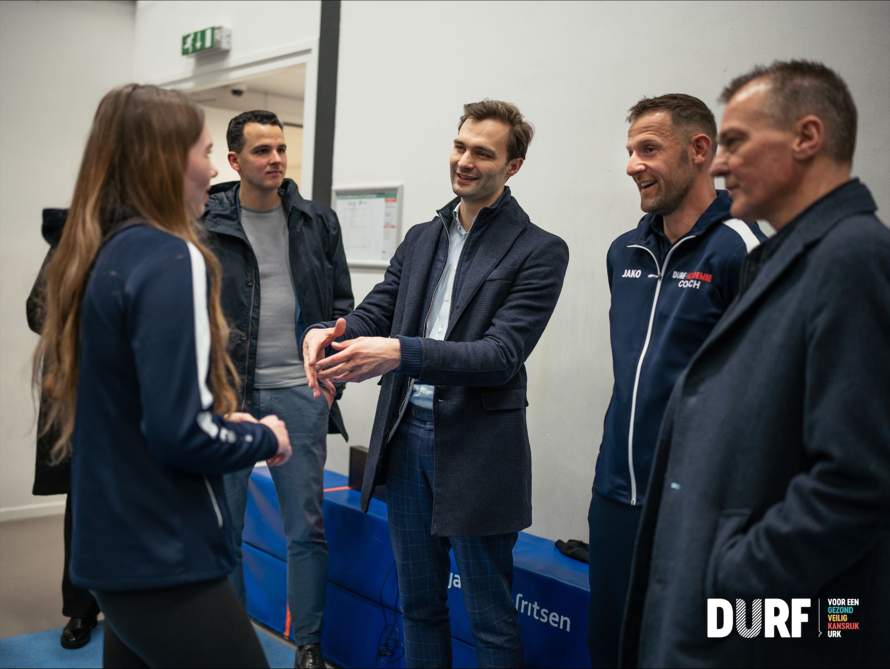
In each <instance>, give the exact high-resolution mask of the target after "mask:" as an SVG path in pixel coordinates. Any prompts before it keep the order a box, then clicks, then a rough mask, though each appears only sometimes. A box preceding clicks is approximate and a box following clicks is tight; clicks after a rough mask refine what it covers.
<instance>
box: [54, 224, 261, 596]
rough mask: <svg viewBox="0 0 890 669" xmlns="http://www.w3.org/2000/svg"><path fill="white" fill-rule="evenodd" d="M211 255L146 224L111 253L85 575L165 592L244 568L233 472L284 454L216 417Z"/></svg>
mask: <svg viewBox="0 0 890 669" xmlns="http://www.w3.org/2000/svg"><path fill="white" fill-rule="evenodd" d="M206 295H207V275H206V268H205V265H204V260H203V257H202V256H201V254H200V252H199V251H198V250H197V249H196V248H195V247H194V246H193V245H191V244H188V243H187V242H185V241H183V240H182V239H180V238H178V237H175V236H173V235H170V234H168V233H166V232H163V231H161V230H158V229H156V228H153V227H149V226H148V225H145V224H136V225H130V226H128V227H126V228H124V229H122V230H119V231H118V232H117V234H114V235H113V236H111V237H110V239H109V240H108V241H107V242H106V243H105V244H104V246H103V248H102V249H101V250H100V252H99V254H98V256H97V258H96V261H95V264H94V266H93V269H92V272H91V274H90V277H89V280H88V282H87V285H86V290H85V293H84V298H83V302H82V306H81V316H80V327H81V330H80V360H79V375H78V385H77V413H76V420H75V430H74V436H73V441H72V447H73V456H72V479H71V491H72V502H73V537H72V555H71V578H72V581H74V583H75V584H77V585H79V586H81V587H86V588H91V589H95V590H134V589H149V588H163V587H170V586H176V585H180V584H186V583H191V582H197V581H204V580H211V579H215V578H222V577H225V576H226V575H227V574H228V573H229V572H230V571H231V570H232V567H233V566H234V560H233V549H234V546H233V543H232V536H231V534H232V533H231V530H230V528H229V527H227V525H228V523H229V513H228V505H227V504H226V503H225V497H224V493H223V487H222V479H221V475H222V474H223V473H224V472H230V471H235V470H238V469H242V468H244V467H247V466H249V465H252V464H254V463H255V462H256V461H258V460H263V459H267V458H269V457H271V456H272V455H274V454H275V452H276V450H277V441H276V439H275V436H274V434H273V433H272V431H271V430H269V429H268V428H266V427H265V426H262V425H259V424H249V423H229V422H226V421H224V420H222V419H221V418H220V417H219V416H215V415H213V414H212V408H211V407H212V403H213V397H212V395H211V394H210V391H209V389H208V387H207V378H208V369H209V354H210V342H209V338H210V337H209V316H208V310H207V301H206Z"/></svg>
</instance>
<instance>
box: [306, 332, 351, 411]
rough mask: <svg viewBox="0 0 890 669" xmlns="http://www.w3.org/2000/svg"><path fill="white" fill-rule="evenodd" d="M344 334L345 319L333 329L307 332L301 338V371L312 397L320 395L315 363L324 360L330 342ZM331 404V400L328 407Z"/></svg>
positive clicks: (320, 390)
mask: <svg viewBox="0 0 890 669" xmlns="http://www.w3.org/2000/svg"><path fill="white" fill-rule="evenodd" d="M344 332H346V319H345V318H338V319H337V322H336V323H335V324H334V327H332V328H316V329H314V330H309V332H307V333H306V336H305V337H303V369H304V370H305V372H306V383H307V384H308V386H309V388H310V389H311V390H312V396H313V397H320V396H321V393H322V389H321V388H320V387H319V383H318V376H317V375H316V372H315V366H316V363H318V361H319V360H320V359H322V358H324V351H325V349H326V348H327V347H328V346H330V345H331V342H333V341H334V340H335V339H337V337H342V336H343V333H344ZM331 403H333V399H332V400H331V402H330V403H329V404H328V406H330V404H331Z"/></svg>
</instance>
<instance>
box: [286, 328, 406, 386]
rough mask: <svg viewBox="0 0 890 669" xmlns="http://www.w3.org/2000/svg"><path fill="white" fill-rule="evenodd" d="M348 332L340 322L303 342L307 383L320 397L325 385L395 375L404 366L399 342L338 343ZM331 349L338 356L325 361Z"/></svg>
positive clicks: (386, 339)
mask: <svg viewBox="0 0 890 669" xmlns="http://www.w3.org/2000/svg"><path fill="white" fill-rule="evenodd" d="M345 332H346V320H345V319H343V318H338V319H337V322H336V324H335V325H334V327H332V328H318V329H315V330H310V331H309V332H308V333H307V334H306V336H305V337H304V339H303V365H304V367H305V370H306V380H307V382H308V384H309V387H310V388H311V389H312V392H313V394H314V395H315V396H316V397H318V395H319V393H320V392H321V386H323V385H325V384H330V383H332V382H334V381H337V382H340V383H346V382H356V383H357V382H359V381H364V380H365V379H370V378H372V377H375V376H381V375H383V374H386V373H387V372H391V371H392V370H394V369H395V368H396V367H398V366H399V363H400V362H401V355H402V350H401V344H400V343H399V340H398V339H393V338H390V337H356V338H355V339H347V340H346V341H335V340H336V339H337V338H339V337H342V336H343V334H344V333H345ZM329 346H330V347H331V348H333V349H334V350H335V351H337V352H336V353H334V354H333V355H330V356H328V357H325V350H326V349H327V348H328V347H329Z"/></svg>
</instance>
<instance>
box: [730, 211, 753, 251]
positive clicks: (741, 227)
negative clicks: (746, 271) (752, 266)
mask: <svg viewBox="0 0 890 669" xmlns="http://www.w3.org/2000/svg"><path fill="white" fill-rule="evenodd" d="M723 225H725V226H726V227H727V228H730V229H731V230H735V232H736V234H738V236H739V237H741V238H742V241H743V242H744V243H745V253H751V251H752V250H753V249H755V248H757V246H758V245H759V244H760V240H759V239H757V237H756V236H755V235H754V233H753V232H751V228H749V227H748V226H747V224H746V223H745V222H744V221H740V220H739V219H737V218H731V219H729V220H728V221H723Z"/></svg>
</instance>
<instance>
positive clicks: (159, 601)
mask: <svg viewBox="0 0 890 669" xmlns="http://www.w3.org/2000/svg"><path fill="white" fill-rule="evenodd" d="M94 594H95V595H96V599H97V600H98V601H99V605H100V606H101V607H102V610H103V611H104V612H105V646H104V648H103V652H102V665H103V666H104V667H121V668H130V667H140V668H142V667H268V666H269V665H268V663H267V661H266V655H265V653H264V652H263V649H262V646H260V642H259V639H257V636H256V632H254V629H253V626H252V625H251V624H250V620H249V619H248V617H247V614H246V613H245V612H244V607H243V606H242V604H241V601H240V600H239V599H238V596H237V595H236V594H235V589H234V588H233V587H232V584H231V583H230V582H229V580H228V579H227V578H224V579H220V580H216V581H205V582H202V583H190V584H188V585H183V586H178V587H175V588H163V589H158V590H135V591H134V590H131V591H125V592H109V591H97V592H95V593H94Z"/></svg>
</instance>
